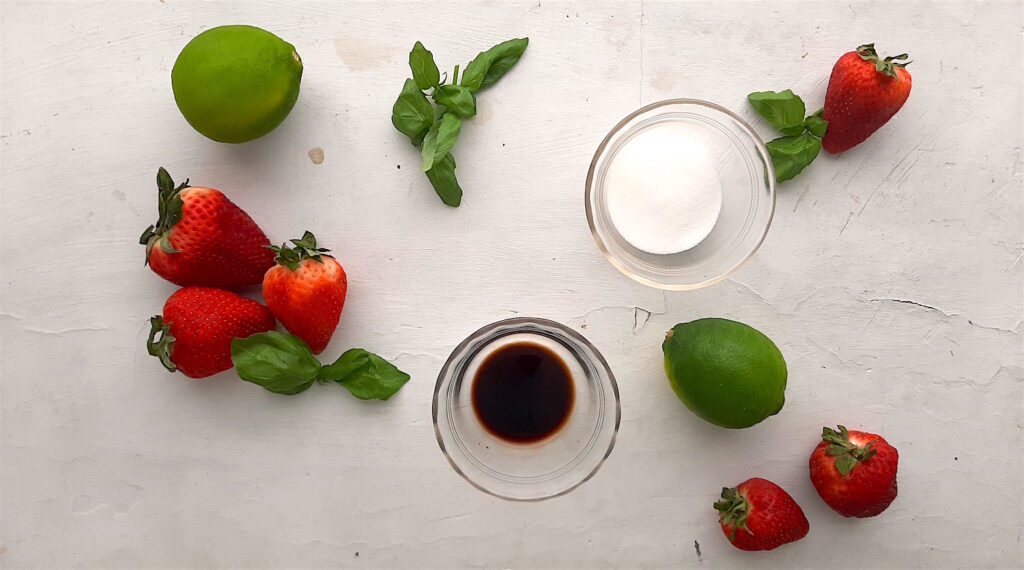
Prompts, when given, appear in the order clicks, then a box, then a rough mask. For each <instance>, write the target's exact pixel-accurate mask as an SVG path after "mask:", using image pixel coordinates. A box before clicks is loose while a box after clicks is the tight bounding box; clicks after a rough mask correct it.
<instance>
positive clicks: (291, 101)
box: [171, 26, 302, 143]
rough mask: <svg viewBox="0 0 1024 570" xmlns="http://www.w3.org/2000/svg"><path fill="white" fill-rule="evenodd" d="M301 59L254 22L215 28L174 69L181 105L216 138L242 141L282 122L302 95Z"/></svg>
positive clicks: (194, 122) (192, 121)
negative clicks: (300, 94) (247, 24)
mask: <svg viewBox="0 0 1024 570" xmlns="http://www.w3.org/2000/svg"><path fill="white" fill-rule="evenodd" d="M301 79H302V60H301V59H300V58H299V54H298V53H297V52H296V51H295V47H294V46H292V44H290V43H288V42H286V41H284V40H282V39H281V38H279V37H277V36H275V35H274V34H272V33H270V32H268V31H266V30H261V29H260V28H256V27H253V26H220V27H218V28H211V29H209V30H206V31H205V32H203V33H201V34H199V35H198V36H196V37H194V38H192V41H190V42H188V45H186V46H185V49H183V50H181V54H179V55H178V59H177V61H175V62H174V69H172V70H171V87H172V88H173V89H174V100H175V102H177V103H178V109H181V114H182V115H185V120H187V121H188V123H189V124H190V125H192V127H193V128H194V129H195V130H197V131H199V132H200V133H202V134H204V135H206V136H208V137H210V138H211V139H213V140H215V141H220V142H227V143H242V142H246V141H251V140H253V139H256V138H259V137H261V136H263V135H265V134H267V133H269V132H270V131H272V130H274V128H275V127H277V126H278V125H280V124H281V121H283V120H284V118H285V117H287V116H288V112H289V111H291V110H292V107H293V106H294V105H295V100H296V99H297V98H298V97H299V81H300V80H301Z"/></svg>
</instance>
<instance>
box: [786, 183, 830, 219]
mask: <svg viewBox="0 0 1024 570" xmlns="http://www.w3.org/2000/svg"><path fill="white" fill-rule="evenodd" d="M834 178H835V177H833V179H834ZM810 189H811V185H810V184H808V185H807V186H805V187H804V191H803V192H801V193H800V195H799V196H797V198H796V204H793V211H794V212H795V211H796V209H797V208H799V207H800V202H802V201H803V199H804V196H806V195H807V192H808V191H810Z"/></svg>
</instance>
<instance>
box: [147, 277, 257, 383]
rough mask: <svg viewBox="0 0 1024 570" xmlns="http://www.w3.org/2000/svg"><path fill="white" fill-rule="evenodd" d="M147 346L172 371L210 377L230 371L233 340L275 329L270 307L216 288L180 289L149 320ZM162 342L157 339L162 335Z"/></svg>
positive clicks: (186, 374)
mask: <svg viewBox="0 0 1024 570" xmlns="http://www.w3.org/2000/svg"><path fill="white" fill-rule="evenodd" d="M149 323H150V331H149V340H147V341H146V347H147V349H148V350H149V353H150V354H151V355H153V356H156V357H158V358H159V359H160V362H161V363H162V364H163V365H164V366H165V367H166V368H167V369H168V370H170V371H171V372H174V371H175V370H181V371H182V373H184V374H185V376H188V377H190V378H205V377H207V376H210V375H213V374H216V373H218V372H222V371H224V370H227V369H228V368H231V340H232V339H235V338H246V337H248V336H250V335H253V334H256V333H260V332H266V331H271V330H274V316H273V315H271V314H270V311H268V310H267V308H266V307H264V306H263V305H261V304H259V303H257V302H256V301H253V300H252V299H246V298H245V297H242V296H241V295H238V294H235V293H232V292H230V291H224V290H223V289H214V288H212V287H185V288H184V289H178V291H176V292H175V293H174V294H173V295H171V296H170V297H169V298H168V299H167V302H166V303H164V313H163V316H160V315H156V316H154V317H153V318H151V319H149ZM158 333H159V334H160V339H159V340H157V338H156V336H157V334H158Z"/></svg>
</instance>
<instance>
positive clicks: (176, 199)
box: [139, 166, 188, 264]
mask: <svg viewBox="0 0 1024 570" xmlns="http://www.w3.org/2000/svg"><path fill="white" fill-rule="evenodd" d="M156 188H157V209H158V210H159V213H160V215H159V217H158V218H157V221H156V224H154V225H151V226H149V227H148V228H146V231H144V232H142V237H140V238H139V243H140V244H142V245H144V246H146V263H147V264H148V263H149V254H150V252H151V251H153V247H154V246H156V245H158V244H159V245H160V249H162V250H164V253H178V250H176V249H174V246H172V245H171V240H170V239H169V238H168V235H169V233H170V231H171V228H172V227H174V224H176V223H178V221H179V220H181V208H182V206H184V205H185V202H184V201H182V199H181V191H182V190H183V189H185V188H188V179H186V180H185V181H184V182H182V183H181V184H179V185H178V186H177V187H175V186H174V180H172V179H171V175H170V174H168V173H167V171H166V170H164V167H162V166H161V167H160V170H158V171H157V173H156Z"/></svg>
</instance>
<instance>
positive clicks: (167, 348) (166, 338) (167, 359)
mask: <svg viewBox="0 0 1024 570" xmlns="http://www.w3.org/2000/svg"><path fill="white" fill-rule="evenodd" d="M157 334H159V335H160V338H159V339H157V338H156V335H157ZM173 348H174V335H172V334H171V323H165V322H164V319H163V317H161V316H160V315H154V316H152V317H150V319H149V338H148V339H147V340H146V350H148V351H149V354H150V355H151V356H155V357H157V358H159V359H160V364H163V365H164V368H166V369H168V370H170V371H171V372H174V371H176V370H177V369H178V366H177V365H175V364H174V362H172V361H171V351H172V350H173Z"/></svg>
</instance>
